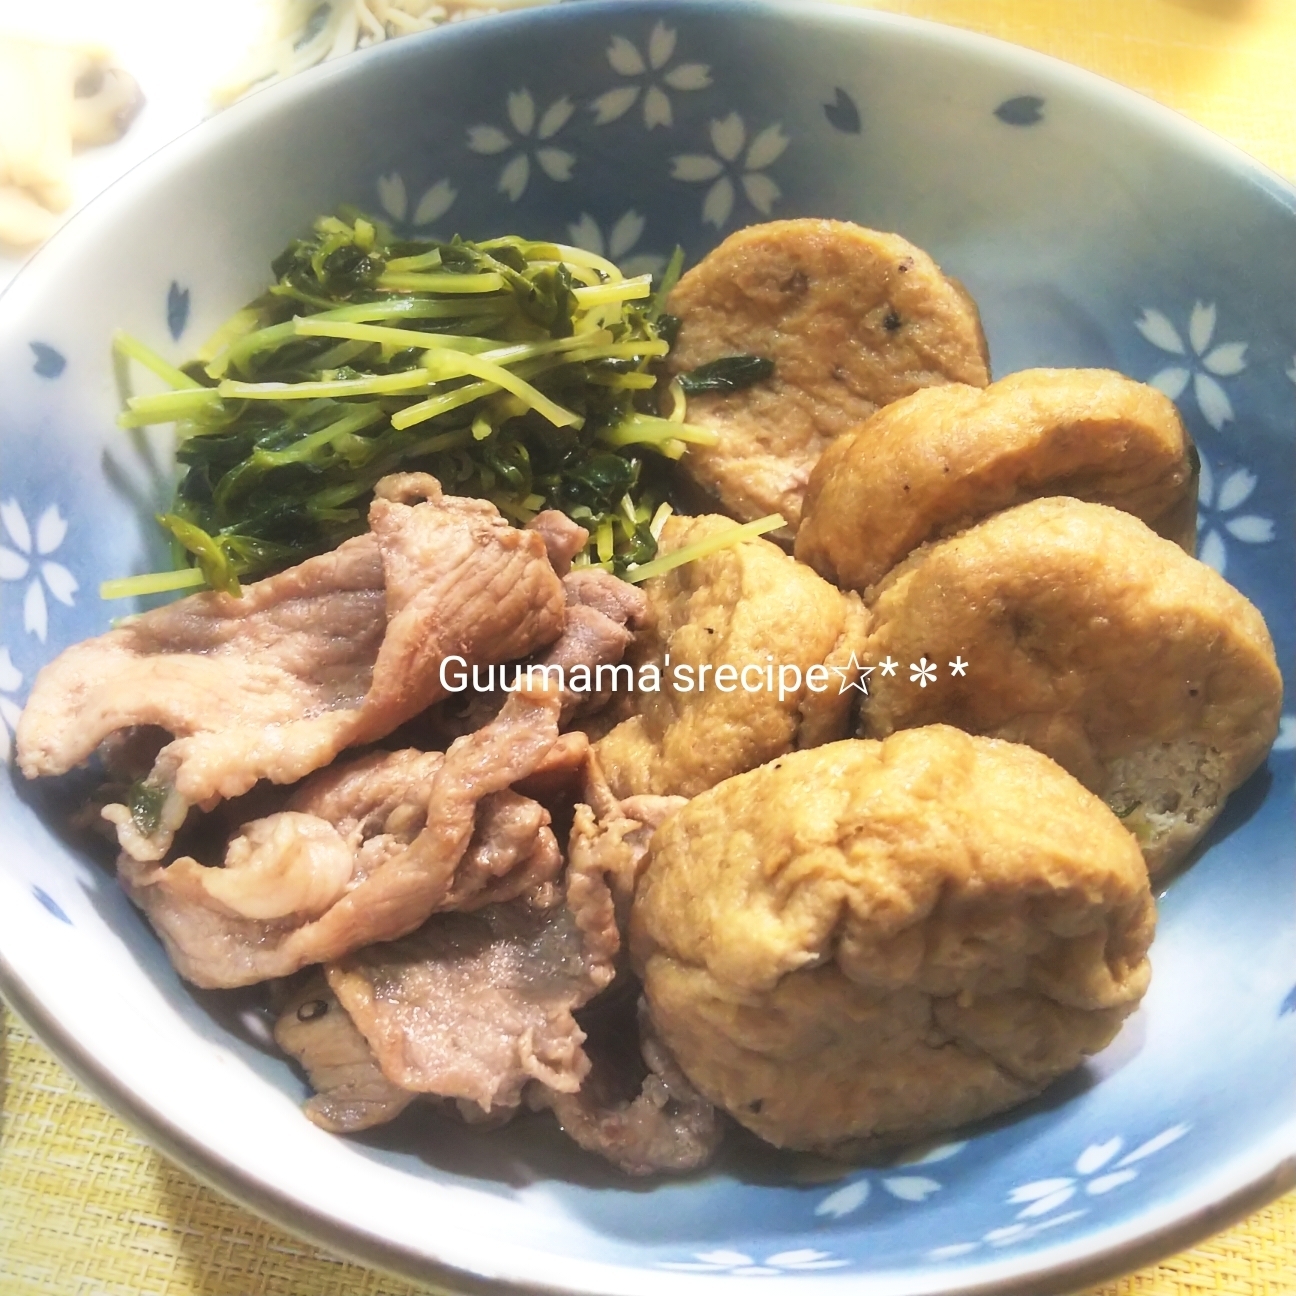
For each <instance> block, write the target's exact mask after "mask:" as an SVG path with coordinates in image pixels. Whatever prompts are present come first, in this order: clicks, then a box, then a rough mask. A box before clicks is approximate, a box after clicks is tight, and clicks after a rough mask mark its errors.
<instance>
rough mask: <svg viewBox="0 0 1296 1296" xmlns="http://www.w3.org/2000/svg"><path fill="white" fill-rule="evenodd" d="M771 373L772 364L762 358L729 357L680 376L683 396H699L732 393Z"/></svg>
mask: <svg viewBox="0 0 1296 1296" xmlns="http://www.w3.org/2000/svg"><path fill="white" fill-rule="evenodd" d="M773 372H774V361H773V360H767V359H766V358H765V357H764V356H754V355H731V356H721V357H720V359H718V360H709V361H707V363H706V364H700V365H698V367H697V368H696V369H690V370H689V371H688V372H687V373H682V374H680V376H679V381H680V386H681V387H682V388H683V389H684V394H685V395H686V396H696V395H698V394H699V393H700V392H735V391H740V390H741V389H742V388H744V387H750V386H751V385H752V384H753V383H758V382H761V381H763V380H764V379H766V378H768V377H769V376H770V375H771V374H772V373H773Z"/></svg>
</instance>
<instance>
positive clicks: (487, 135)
mask: <svg viewBox="0 0 1296 1296" xmlns="http://www.w3.org/2000/svg"><path fill="white" fill-rule="evenodd" d="M506 109H507V112H508V119H509V124H510V125H511V126H512V127H513V130H514V131H515V132H516V138H514V136H512V135H510V134H509V133H508V132H507V131H506V130H503V129H501V128H500V127H499V126H470V127H469V128H468V147H469V148H470V149H471V150H472V151H473V152H474V153H481V154H484V155H486V156H493V155H495V154H498V153H507V152H508V151H509V150H510V149H517V150H518V151H517V152H515V153H513V155H512V156H511V157H510V158H509V159H508V161H506V162H505V163H504V167H503V169H502V170H501V171H500V173H499V180H498V181H497V182H496V185H495V187H496V188H497V189H498V190H499V191H500V193H502V194H505V195H506V196H507V197H508V199H509V201H510V202H517V200H518V199H519V198H521V197H522V195H523V194H524V193H525V192H526V187H527V184H528V182H529V181H530V179H531V159H532V157H533V156H534V158H535V161H536V163H537V165H538V166H539V167H540V170H541V171H543V172H544V173H545V175H547V176H548V177H549V179H550V180H570V179H571V176H572V168H573V167H574V166H575V165H576V158H575V156H574V155H573V154H571V153H568V152H567V151H566V150H565V149H560V148H557V147H555V146H554V145H552V144H546V143H545V142H544V141H546V140H550V139H552V138H553V137H554V136H555V135H557V134H558V132H559V131H560V130H562V128H563V127H564V126H566V125H567V123H568V121H570V120H571V115H572V113H573V112H575V110H576V109H575V105H573V103H572V101H571V100H570V99H568V98H567V97H566V96H565V95H564V96H563V97H562V98H561V99H555V100H554V101H553V103H551V104H550V105H549V107H548V108H546V109H545V110H544V112H543V113H541V114H540V117H539V120H537V118H536V103H535V99H534V98H533V97H532V95H531V91H530V90H526V89H523V90H516V91H514V92H513V93H512V94H510V95H509V97H508V101H507V104H506Z"/></svg>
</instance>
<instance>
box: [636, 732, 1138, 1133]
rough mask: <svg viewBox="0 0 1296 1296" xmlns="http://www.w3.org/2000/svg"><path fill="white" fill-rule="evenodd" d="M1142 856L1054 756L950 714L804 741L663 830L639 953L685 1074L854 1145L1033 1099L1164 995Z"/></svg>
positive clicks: (751, 1112)
mask: <svg viewBox="0 0 1296 1296" xmlns="http://www.w3.org/2000/svg"><path fill="white" fill-rule="evenodd" d="M1154 923H1155V910H1154V905H1153V902H1152V897H1151V894H1150V892H1149V889H1148V882H1147V875H1146V871H1145V869H1144V867H1143V861H1142V858H1141V856H1140V854H1139V851H1138V848H1137V846H1136V845H1135V843H1134V841H1133V839H1132V838H1131V837H1130V836H1129V834H1128V833H1127V832H1125V830H1124V829H1123V828H1122V827H1121V825H1120V823H1119V822H1118V821H1117V820H1116V818H1115V817H1114V816H1113V815H1112V814H1111V812H1110V811H1109V810H1108V809H1107V808H1106V807H1105V806H1104V805H1103V804H1102V803H1101V802H1100V801H1099V800H1098V799H1097V798H1096V797H1094V796H1093V795H1092V794H1090V793H1088V792H1086V791H1085V790H1084V788H1082V787H1081V786H1080V785H1079V784H1078V783H1077V782H1076V781H1075V780H1074V779H1073V778H1071V777H1070V775H1068V774H1066V773H1065V772H1064V771H1062V770H1061V769H1060V768H1058V766H1056V765H1055V764H1054V763H1053V762H1052V761H1050V760H1049V759H1048V758H1047V757H1044V756H1041V755H1040V754H1039V753H1037V752H1034V751H1032V750H1030V749H1029V748H1026V747H1021V746H1018V745H1015V744H1010V743H1004V742H998V741H994V740H990V739H984V738H975V737H971V736H969V735H967V734H964V733H961V732H959V731H958V730H956V729H952V728H948V727H946V726H932V727H929V728H926V729H919V730H910V731H906V732H904V733H899V734H896V735H894V736H893V737H891V738H889V739H887V740H886V742H884V743H879V742H869V741H859V740H848V741H845V742H838V743H832V744H829V745H827V746H824V747H820V748H817V749H815V750H814V751H805V752H797V753H794V754H792V755H790V756H786V757H783V758H781V759H779V760H777V761H774V762H772V763H771V764H769V765H765V766H762V767H761V768H760V769H758V770H753V771H751V772H750V773H748V774H744V775H741V776H739V777H737V778H732V779H729V780H728V781H726V782H725V783H723V784H721V785H719V786H718V787H715V788H713V789H712V790H711V791H709V792H705V793H703V794H702V795H701V796H698V797H696V798H695V799H694V800H693V801H692V802H690V803H689V804H688V805H687V806H685V807H684V808H683V809H682V810H680V811H679V812H678V813H676V814H675V815H673V816H672V817H671V818H670V819H668V820H667V821H666V822H665V823H664V824H663V825H662V826H661V828H660V829H659V830H658V832H657V834H656V836H655V837H654V839H653V842H652V847H651V854H650V859H649V863H648V867H647V871H646V873H645V875H644V878H643V881H642V882H641V884H640V887H639V891H638V894H637V895H636V898H635V904H634V910H633V916H632V919H631V954H632V958H633V960H634V963H635V967H636V969H637V970H638V971H639V973H640V975H641V977H642V978H643V982H644V987H645V992H646V994H647V998H648V1002H649V1005H650V1007H651V1010H652V1016H653V1020H654V1022H655V1023H656V1025H657V1028H658V1030H659V1031H660V1033H661V1035H662V1037H663V1038H664V1039H665V1041H666V1042H667V1044H668V1045H669V1046H670V1048H671V1050H672V1051H673V1053H674V1055H675V1057H676V1058H677V1059H678V1061H679V1062H680V1065H681V1066H682V1067H683V1069H684V1071H685V1072H686V1073H687V1075H688V1076H689V1078H690V1080H692V1082H693V1083H694V1084H695V1085H696V1086H697V1087H698V1088H699V1089H700V1090H701V1091H702V1092H703V1093H705V1094H706V1095H707V1096H708V1097H709V1098H711V1100H712V1101H714V1102H717V1103H719V1104H721V1105H723V1106H724V1107H725V1108H726V1109H727V1110H728V1111H729V1112H730V1113H731V1114H732V1115H733V1116H734V1117H735V1118H736V1119H738V1120H739V1121H740V1122H742V1123H743V1124H744V1125H746V1126H747V1127H748V1128H749V1129H752V1130H753V1131H755V1132H756V1133H757V1134H759V1135H760V1136H761V1137H762V1138H764V1139H767V1140H768V1141H770V1142H771V1143H774V1144H777V1145H779V1146H783V1147H795V1148H816V1149H821V1150H830V1151H831V1150H844V1149H849V1148H852V1147H856V1146H858V1145H859V1144H866V1145H867V1144H870V1143H877V1142H882V1143H892V1142H901V1141H906V1140H912V1139H916V1138H920V1137H923V1136H925V1135H928V1134H931V1133H935V1132H938V1131H941V1130H944V1129H948V1128H951V1127H953V1126H955V1125H958V1124H961V1123H963V1122H965V1121H968V1120H973V1119H976V1118H979V1117H982V1116H985V1115H988V1114H990V1113H992V1112H995V1111H1000V1110H1003V1109H1005V1108H1007V1107H1010V1106H1013V1105H1014V1104H1016V1103H1018V1102H1021V1101H1022V1100H1024V1099H1025V1098H1028V1097H1030V1096H1031V1095H1032V1094H1034V1093H1037V1092H1039V1091H1040V1090H1041V1089H1042V1088H1044V1086H1045V1085H1047V1084H1048V1083H1049V1082H1050V1081H1051V1080H1053V1079H1054V1078H1056V1077H1057V1076H1059V1075H1062V1074H1063V1073H1064V1072H1066V1071H1068V1070H1070V1069H1071V1068H1073V1067H1074V1066H1076V1065H1077V1064H1078V1063H1079V1062H1080V1061H1081V1060H1082V1059H1083V1058H1084V1057H1085V1056H1086V1055H1088V1054H1091V1053H1094V1052H1096V1051H1098V1050H1099V1049H1101V1048H1103V1047H1105V1046H1106V1045H1107V1044H1108V1043H1109V1042H1110V1040H1111V1039H1112V1038H1113V1037H1114V1036H1115V1034H1116V1031H1117V1030H1118V1028H1119V1026H1120V1023H1121V1021H1122V1020H1123V1019H1124V1018H1125V1017H1126V1016H1127V1015H1128V1014H1129V1013H1130V1012H1131V1011H1132V1010H1133V1009H1134V1007H1135V1006H1136V1005H1137V1003H1138V1001H1139V999H1140V998H1141V997H1142V995H1143V993H1144V991H1145V990H1146V988H1147V984H1148V979H1149V975H1150V973H1149V965H1148V962H1147V958H1146V954H1147V949H1148V945H1149V944H1150V942H1151V939H1152V934H1153V928H1154Z"/></svg>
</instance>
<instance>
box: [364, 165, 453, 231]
mask: <svg viewBox="0 0 1296 1296" xmlns="http://www.w3.org/2000/svg"><path fill="white" fill-rule="evenodd" d="M377 188H378V202H379V204H380V205H381V206H382V209H383V211H385V212H386V213H387V215H388V216H390V217H391V218H392V220H394V221H397V222H404V220H405V218H406V216H407V215H409V193H408V191H407V189H406V187H405V177H404V176H402V175H401V173H400V172H399V171H393V172H392V173H391V174H390V175H385V176H379V177H378V185H377ZM458 196H459V191H458V190H457V189H456V188H455V187H454V185H452V184H451V183H450V181H449V180H448V179H445V178H442V179H440V180H438V181H437V182H436V183H435V184H434V185H431V186H430V187H429V188H427V189H425V190H424V191H423V195H422V197H420V198H419V200H418V202H417V203H415V204H414V212H413V215H410V216H409V223H410V224H411V225H414V226H416V227H421V226H424V225H431V224H433V223H434V222H436V221H439V220H440V219H441V217H442V216H444V215H445V214H446V212H448V211H449V210H450V208H451V207H453V206H454V201H455V199H456V198H457V197H458Z"/></svg>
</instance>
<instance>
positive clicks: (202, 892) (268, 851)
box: [118, 692, 562, 987]
mask: <svg viewBox="0 0 1296 1296" xmlns="http://www.w3.org/2000/svg"><path fill="white" fill-rule="evenodd" d="M559 706H560V702H559V699H558V696H557V694H556V692H555V693H552V694H551V693H547V692H537V693H534V694H533V693H514V694H511V695H510V696H509V700H508V702H507V704H506V705H505V707H504V710H503V711H501V712H500V714H499V716H498V717H496V719H495V720H493V721H492V722H491V723H490V724H488V725H487V726H486V727H485V728H483V729H480V730H478V731H477V732H476V733H473V734H468V735H465V736H464V737H463V738H460V739H459V740H458V741H456V742H455V743H454V744H452V746H451V747H450V749H449V751H447V752H446V753H445V755H444V757H439V756H438V757H436V758H435V759H433V758H432V757H430V756H429V757H424V758H422V759H421V760H420V759H419V754H418V753H397V754H396V757H397V758H400V759H398V760H396V761H394V762H392V764H391V767H390V768H388V767H386V766H385V765H384V762H383V761H381V760H378V761H373V762H372V763H371V764H369V765H368V766H367V768H368V769H369V772H370V773H371V774H373V775H374V776H375V777H374V778H373V780H372V781H371V783H370V784H368V785H366V783H365V781H364V780H363V779H362V778H361V777H360V775H359V774H358V773H356V772H354V771H348V770H342V771H329V772H328V773H327V774H325V775H321V776H320V779H319V783H318V785H317V786H315V787H312V786H311V785H310V784H308V785H307V786H306V787H305V788H303V789H300V790H299V792H298V794H297V796H296V797H295V798H294V800H293V802H291V803H290V804H291V805H294V806H296V807H297V808H295V809H288V810H284V811H281V812H279V813H277V814H273V815H269V816H267V817H266V818H265V819H260V820H255V821H253V822H252V823H251V824H245V825H244V826H243V829H242V830H241V832H240V834H239V835H238V836H237V837H236V838H235V839H234V840H233V841H232V842H231V843H230V845H229V847H228V849H227V852H226V863H225V867H224V868H208V867H206V866H204V865H202V864H199V863H198V862H197V861H196V860H193V859H191V858H189V857H184V858H182V859H179V860H176V861H175V862H174V863H173V864H171V865H169V866H166V867H162V866H160V865H158V864H156V863H152V862H147V861H140V860H137V859H135V858H134V857H133V856H131V855H130V854H129V853H128V852H122V854H121V856H120V857H119V859H118V876H119V878H120V879H121V882H122V885H123V886H124V887H125V889H126V892H127V894H128V895H129V896H130V897H131V899H132V900H134V901H135V903H136V904H137V905H139V906H140V908H141V909H143V910H144V912H145V913H146V914H147V915H148V918H149V921H150V922H151V923H152V924H153V926H154V928H155V929H156V930H157V932H158V934H159V935H160V936H161V938H162V942H163V944H164V945H165V946H166V949H167V953H168V954H169V955H170V956H171V961H172V963H174V964H175V967H176V970H177V971H178V972H179V973H180V975H181V976H183V977H185V978H186V979H187V980H189V981H192V982H193V983H194V984H195V985H200V986H207V987H220V986H238V985H248V984H250V983H252V982H254V981H264V980H267V979H268V978H270V977H278V976H287V975H289V974H290V973H292V972H295V971H296V970H297V969H298V968H301V967H305V966H306V965H308V964H311V963H323V962H327V961H329V960H332V959H338V958H341V957H343V956H344V955H346V954H348V953H350V952H351V951H352V950H355V949H358V948H360V947H361V946H363V945H368V944H370V943H371V942H374V941H386V940H393V939H395V938H397V937H400V936H404V935H406V934H407V933H408V932H411V931H413V930H414V929H415V928H416V927H418V926H419V925H420V924H421V923H422V922H423V921H424V919H426V918H427V916H428V915H429V914H431V913H432V912H434V911H435V910H437V909H442V908H446V907H449V906H451V905H454V906H459V907H464V906H467V905H471V904H472V903H474V902H476V903H478V904H483V903H486V902H487V901H490V900H495V899H502V898H506V897H510V896H514V895H518V894H521V893H523V892H527V891H534V890H536V889H537V888H542V887H543V886H545V885H546V884H547V883H548V882H549V881H550V880H551V879H552V878H553V876H554V874H555V873H556V872H557V871H558V869H559V867H560V866H561V862H562V861H561V854H560V852H559V851H558V849H557V845H556V842H554V840H553V834H552V831H551V830H550V829H549V827H548V815H547V813H545V812H543V811H540V812H539V813H538V814H537V813H536V812H535V811H532V810H531V809H530V808H529V807H530V806H532V805H534V803H533V802H530V803H526V804H523V803H524V802H525V801H526V799H525V798H523V797H520V796H517V795H516V794H506V790H507V789H508V788H509V786H510V785H511V784H512V783H514V782H516V781H517V780H518V779H521V778H525V777H526V776H527V775H528V774H531V773H533V772H534V771H535V770H537V769H539V768H542V767H543V765H544V762H545V759H546V757H547V756H548V754H549V752H550V751H551V749H552V748H553V747H554V745H555V744H556V743H557V741H558V711H559ZM369 759H371V758H369ZM420 769H421V770H422V772H423V773H424V774H428V773H430V779H429V781H428V782H427V784H426V793H425V794H421V793H420V792H419V789H418V785H417V783H416V782H414V781H413V780H412V776H413V775H414V774H416V773H417V771H418V770H420ZM303 806H304V807H310V808H313V809H315V810H322V809H326V808H328V809H331V810H332V811H333V813H335V814H336V815H337V816H338V818H337V821H336V822H335V823H331V822H329V820H327V819H325V818H322V817H320V815H319V814H312V813H308V812H306V811H304V810H303V809H302V808H301V807H303ZM479 808H480V812H479ZM536 809H537V810H539V807H536ZM527 827H529V828H530V829H531V830H532V831H531V833H530V837H529V838H527V837H526V836H525V832H523V831H522V830H523V829H524V828H527ZM375 829H377V830H381V831H377V832H375V833H374V835H373V836H370V837H369V838H367V839H366V838H365V835H364V834H365V831H366V830H375ZM344 834H345V835H344ZM381 837H386V838H388V840H387V841H386V842H383V843H382V845H381V848H379V849H369V851H368V853H367V854H366V847H371V846H372V843H374V842H376V841H378V839H379V838H381Z"/></svg>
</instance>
